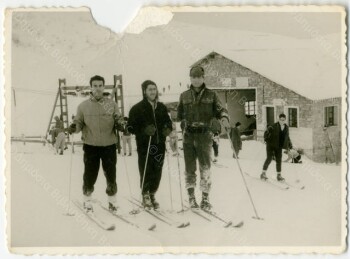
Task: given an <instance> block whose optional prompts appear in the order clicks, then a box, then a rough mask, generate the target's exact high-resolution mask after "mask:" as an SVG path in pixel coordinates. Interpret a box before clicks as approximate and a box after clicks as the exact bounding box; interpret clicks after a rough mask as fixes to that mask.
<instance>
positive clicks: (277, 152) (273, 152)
mask: <svg viewBox="0 0 350 259" xmlns="http://www.w3.org/2000/svg"><path fill="white" fill-rule="evenodd" d="M266 156H267V157H266V160H265V163H264V166H263V170H264V171H266V170H267V168H268V167H269V165H270V163H271V161H272V157H273V156H275V158H276V170H277V173H280V172H281V160H282V148H274V147H272V146H270V145H266Z"/></svg>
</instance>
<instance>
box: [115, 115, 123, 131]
mask: <svg viewBox="0 0 350 259" xmlns="http://www.w3.org/2000/svg"><path fill="white" fill-rule="evenodd" d="M125 124H126V122H125V121H124V118H123V117H120V118H119V116H118V115H114V127H115V129H117V130H119V131H124V126H125Z"/></svg>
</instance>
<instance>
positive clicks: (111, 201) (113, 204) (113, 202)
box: [108, 195, 118, 212]
mask: <svg viewBox="0 0 350 259" xmlns="http://www.w3.org/2000/svg"><path fill="white" fill-rule="evenodd" d="M108 209H109V211H111V212H116V211H117V210H118V206H117V198H116V196H115V195H113V196H108Z"/></svg>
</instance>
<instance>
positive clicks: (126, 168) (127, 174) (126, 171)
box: [123, 150, 136, 214]
mask: <svg viewBox="0 0 350 259" xmlns="http://www.w3.org/2000/svg"><path fill="white" fill-rule="evenodd" d="M124 152H125V150H124ZM123 161H124V167H125V174H126V181H127V182H128V188H129V195H130V198H132V197H133V195H132V192H131V185H130V177H129V173H128V166H127V165H126V159H125V156H123ZM135 211H136V210H135V205H133V210H132V211H131V213H130V214H133V213H134V212H135Z"/></svg>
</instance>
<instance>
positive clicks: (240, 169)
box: [225, 128, 263, 220]
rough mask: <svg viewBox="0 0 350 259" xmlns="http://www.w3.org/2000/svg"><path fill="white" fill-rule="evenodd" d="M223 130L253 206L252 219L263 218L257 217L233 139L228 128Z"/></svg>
mask: <svg viewBox="0 0 350 259" xmlns="http://www.w3.org/2000/svg"><path fill="white" fill-rule="evenodd" d="M225 130H226V134H227V137H228V139H229V140H230V143H231V148H232V150H233V154H234V155H235V157H236V159H235V160H236V161H237V165H238V168H239V172H240V173H241V176H242V179H243V182H244V186H245V188H246V190H247V193H248V196H249V199H250V203H251V204H252V207H253V209H254V213H255V217H253V219H259V220H263V218H260V217H259V215H258V212H257V210H256V208H255V204H254V201H253V198H252V195H251V194H250V191H249V188H248V185H247V182H246V180H245V177H244V175H243V171H242V168H241V165H240V163H239V161H238V157H237V154H236V151H235V149H234V146H233V141H232V139H231V137H230V134H229V133H228V129H227V128H225Z"/></svg>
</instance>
